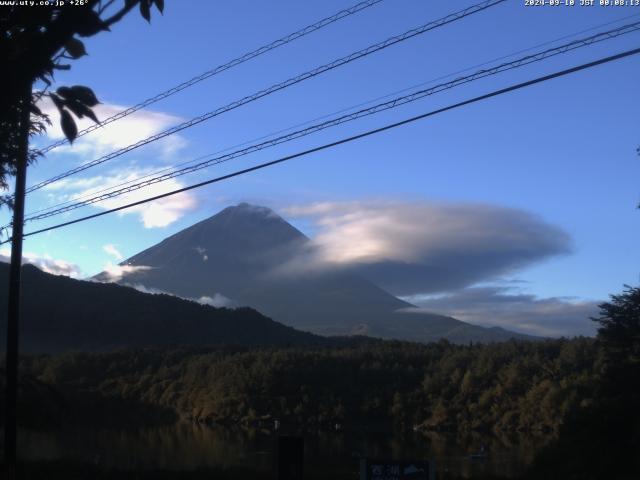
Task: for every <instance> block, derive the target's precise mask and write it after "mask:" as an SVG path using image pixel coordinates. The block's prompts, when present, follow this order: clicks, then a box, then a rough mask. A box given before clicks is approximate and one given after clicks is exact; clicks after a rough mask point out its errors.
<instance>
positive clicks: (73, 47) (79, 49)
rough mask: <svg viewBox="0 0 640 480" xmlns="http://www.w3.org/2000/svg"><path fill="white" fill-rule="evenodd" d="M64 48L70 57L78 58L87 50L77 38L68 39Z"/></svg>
mask: <svg viewBox="0 0 640 480" xmlns="http://www.w3.org/2000/svg"><path fill="white" fill-rule="evenodd" d="M64 48H65V50H66V51H67V52H68V53H69V55H71V57H72V58H80V57H82V56H84V55H86V54H87V50H86V49H85V48H84V43H82V42H81V41H80V40H78V39H77V38H71V39H69V41H68V42H67V43H66V44H65V45H64Z"/></svg>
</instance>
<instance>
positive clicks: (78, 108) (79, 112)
mask: <svg viewBox="0 0 640 480" xmlns="http://www.w3.org/2000/svg"><path fill="white" fill-rule="evenodd" d="M65 105H66V106H67V108H68V109H69V110H71V111H72V112H73V113H74V114H75V115H76V116H77V117H79V118H83V117H85V116H86V117H89V118H90V119H91V120H93V121H94V122H96V123H100V122H99V121H98V117H96V114H95V113H94V112H93V110H91V109H90V108H89V107H87V106H86V105H84V104H83V103H81V102H79V101H78V100H75V99H73V100H69V101H67V102H65Z"/></svg>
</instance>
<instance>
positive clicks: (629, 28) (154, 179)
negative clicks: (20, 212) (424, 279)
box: [25, 22, 640, 222]
mask: <svg viewBox="0 0 640 480" xmlns="http://www.w3.org/2000/svg"><path fill="white" fill-rule="evenodd" d="M638 30H640V22H635V23H631V24H628V25H623V26H621V27H619V28H616V29H613V30H609V31H607V32H600V33H597V34H595V35H592V36H590V37H586V38H583V39H579V40H574V41H573V42H570V43H567V44H564V45H560V46H557V47H554V48H550V49H547V50H544V51H541V52H537V53H534V54H532V55H527V56H525V57H522V58H519V59H517V60H513V61H511V62H506V63H502V64H500V65H497V66H494V67H492V68H489V69H484V70H479V71H477V72H475V73H473V74H471V75H467V76H464V77H459V78H457V79H454V80H452V81H450V82H446V83H442V84H439V85H436V86H433V87H431V88H428V89H424V90H419V91H417V92H413V93H411V94H409V95H404V96H401V97H397V98H395V99H392V100H390V101H387V102H383V103H379V104H377V105H373V106H371V107H368V108H364V109H361V110H358V111H356V112H353V113H350V114H347V115H342V116H340V117H337V118H333V119H330V120H327V121H325V122H321V123H318V124H315V125H312V126H309V127H307V128H304V129H301V130H297V131H294V132H291V133H288V134H286V135H282V136H279V137H276V138H273V139H270V140H267V141H265V142H262V143H258V144H254V145H251V146H249V147H246V148H243V149H240V150H236V151H234V152H231V153H228V154H225V155H221V156H217V157H214V158H211V159H209V160H205V161H202V162H200V163H197V164H195V165H191V166H189V167H184V168H181V169H174V170H173V171H171V172H168V173H165V174H162V175H156V176H153V175H149V176H147V177H143V178H148V179H147V180H142V179H140V180H141V181H138V183H134V182H127V183H129V185H128V186H123V187H121V188H117V187H115V188H113V189H110V191H109V192H107V193H102V194H100V195H98V193H100V192H96V193H95V194H94V196H93V197H90V198H88V199H86V200H79V199H78V200H79V201H76V202H75V203H71V202H69V203H71V204H70V205H67V206H64V207H59V208H54V209H49V211H46V212H45V213H40V214H34V215H31V216H28V217H27V218H26V219H25V222H26V221H34V220H42V219H45V218H49V217H52V216H55V215H60V214H62V213H66V212H69V211H72V210H75V209H77V208H81V207H84V206H87V205H91V204H93V203H98V202H101V201H104V200H109V199H111V198H115V197H118V196H120V195H124V194H126V193H130V192H132V191H135V190H140V189H142V188H145V187H148V186H151V185H154V184H156V183H160V182H164V181H166V180H169V179H171V178H175V177H179V176H182V175H186V174H188V173H192V172H195V171H198V170H202V169H204V168H207V167H209V166H211V165H217V164H220V163H223V162H227V161H230V160H232V159H235V158H238V157H242V156H245V155H248V154H250V153H254V152H257V151H259V150H264V149H266V148H269V147H273V146H276V145H280V144H282V143H286V142H289V141H292V140H295V139H298V138H301V137H304V136H307V135H310V134H312V133H316V132H318V131H321V130H325V129H327V128H330V127H334V126H337V125H341V124H343V123H347V122H351V121H354V120H357V119H359V118H362V117H365V116H369V115H373V114H376V113H380V112H382V111H386V110H390V109H393V108H397V107H399V106H401V105H406V104H408V103H411V102H414V101H417V100H420V99H422V98H425V97H427V96H430V95H433V94H436V93H439V92H442V91H445V90H449V89H451V88H455V87H457V86H460V85H463V84H466V83H469V82H473V81H476V80H479V79H482V78H486V77H488V76H492V75H496V74H498V73H502V72H506V71H509V70H513V69H515V68H519V67H522V66H525V65H529V64H532V63H535V62H539V61H542V60H545V59H548V58H550V57H553V56H556V55H560V54H564V53H567V52H569V51H573V50H575V49H577V48H582V47H585V46H588V45H592V44H594V43H598V42H602V41H605V40H609V39H612V38H616V37H619V36H621V35H624V34H627V33H631V32H634V31H638ZM201 158H202V157H201ZM185 163H192V162H185ZM149 177H150V178H149Z"/></svg>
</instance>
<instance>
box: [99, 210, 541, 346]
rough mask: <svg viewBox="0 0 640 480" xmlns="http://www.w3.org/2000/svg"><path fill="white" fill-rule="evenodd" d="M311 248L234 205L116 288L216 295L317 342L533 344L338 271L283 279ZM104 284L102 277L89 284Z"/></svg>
mask: <svg viewBox="0 0 640 480" xmlns="http://www.w3.org/2000/svg"><path fill="white" fill-rule="evenodd" d="M311 248H313V245H312V242H311V240H310V239H309V238H308V237H306V236H305V235H304V234H303V233H302V232H300V231H299V230H298V229H296V228H295V227H294V226H292V225H291V224H289V223H288V222H287V221H286V220H284V219H283V218H282V217H281V216H279V215H278V214H276V213H275V212H274V211H273V210H271V209H269V208H267V207H262V206H256V205H251V204H248V203H241V204H239V205H236V206H230V207H227V208H225V209H223V210H221V211H220V212H219V213H217V214H215V215H213V216H211V217H209V218H207V219H205V220H202V221H200V222H198V223H196V224H194V225H192V226H190V227H187V228H185V229H184V230H182V231H180V232H177V233H175V234H173V235H171V236H169V237H167V238H166V239H164V240H162V241H161V242H159V243H157V244H155V245H153V246H151V247H149V248H147V249H145V250H143V251H142V252H139V253H138V254H136V255H133V256H132V257H130V258H129V259H127V260H125V261H124V262H122V263H121V264H120V265H121V267H122V268H124V269H125V270H127V272H126V273H125V275H124V276H123V277H122V278H120V279H117V281H118V282H119V283H124V284H135V285H144V286H145V287H147V288H155V289H159V290H162V291H166V292H170V293H172V294H175V295H178V296H181V297H187V298H200V297H202V296H209V297H211V296H213V295H216V294H220V295H222V296H224V297H226V298H229V299H231V300H232V301H233V302H235V304H236V305H247V306H251V307H252V308H255V309H256V310H258V311H260V312H261V313H263V314H264V315H266V316H268V317H270V318H273V319H275V320H276V321H278V322H281V323H283V324H285V325H289V326H291V327H294V328H296V329H300V330H304V331H308V332H312V333H315V334H321V335H353V334H359V335H361V334H363V335H369V336H373V337H380V338H389V339H399V340H409V341H421V342H429V341H435V340H439V339H441V338H445V339H448V340H451V341H454V342H469V341H502V340H508V339H510V338H519V339H533V338H535V337H530V336H527V335H522V334H518V333H515V332H510V331H507V330H496V329H488V328H484V327H480V326H476V325H471V324H468V323H465V322H462V321H460V320H457V319H455V318H452V317H448V316H445V315H439V314H435V313H415V312H411V313H405V312H403V310H405V309H410V308H412V307H414V305H412V304H410V303H408V302H405V301H404V300H401V299H399V298H397V297H395V296H393V295H392V294H391V293H389V292H387V291H385V290H383V289H382V288H380V287H379V286H377V285H375V284H374V283H373V282H371V281H369V280H367V279H366V278H364V277H361V276H359V275H355V274H352V273H349V272H347V271H343V270H329V269H313V268H305V269H303V270H302V271H300V272H295V271H294V272H286V274H283V273H282V271H283V270H286V267H287V266H288V265H290V264H291V262H293V261H294V260H296V259H298V257H299V258H302V259H303V260H302V261H303V262H304V259H305V254H306V253H308V251H309V250H310V249H311ZM96 279H98V280H100V281H109V280H110V278H109V275H108V274H107V273H105V272H103V273H101V274H99V275H98V276H96Z"/></svg>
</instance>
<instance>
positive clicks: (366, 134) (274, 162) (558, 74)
mask: <svg viewBox="0 0 640 480" xmlns="http://www.w3.org/2000/svg"><path fill="white" fill-rule="evenodd" d="M638 53H640V48H635V49H632V50H627V51H625V52H621V53H618V54H615V55H611V56H608V57H604V58H600V59H598V60H595V61H592V62H589V63H584V64H582V65H578V66H576V67H571V68H568V69H565V70H560V71H558V72H555V73H551V74H548V75H544V76H542V77H537V78H534V79H533V80H528V81H526V82H522V83H518V84H515V85H511V86H509V87H506V88H502V89H499V90H494V91H492V92H490V93H487V94H484V95H480V96H477V97H473V98H471V99H468V100H464V101H462V102H458V103H455V104H452V105H449V106H446V107H443V108H439V109H437V110H432V111H430V112H427V113H423V114H421V115H417V116H414V117H410V118H407V119H405V120H402V121H399V122H395V123H391V124H389V125H385V126H383V127H379V128H376V129H373V130H368V131H366V132H363V133H360V134H357V135H353V136H351V137H347V138H343V139H341V140H337V141H335V142H331V143H327V144H324V145H321V146H319V147H314V148H311V149H309V150H304V151H302V152H298V153H294V154H292V155H288V156H286V157H281V158H278V159H277V160H272V161H270V162H266V163H261V164H259V165H255V166H253V167H249V168H245V169H243V170H238V171H236V172H233V173H229V174H227V175H223V176H220V177H216V178H212V179H210V180H206V181H204V182H200V183H196V184H194V185H189V186H187V187H183V188H180V189H177V190H173V191H171V192H167V193H163V194H160V195H155V196H153V197H149V198H145V199H143V200H139V201H137V202H132V203H128V204H126V205H122V206H120V207H116V208H112V209H109V210H105V211H103V212H98V213H94V214H92V215H87V216H85V217H82V218H78V219H75V220H70V221H68V222H64V223H59V224H57V225H53V226H50V227H46V228H42V229H40V230H35V231H33V232H29V233H26V234H24V235H23V236H24V237H29V236H32V235H36V234H39V233H44V232H48V231H51V230H56V229H58V228H62V227H66V226H69V225H73V224H75V223H80V222H84V221H87V220H91V219H93V218H97V217H101V216H103V215H107V214H110V213H114V212H118V211H121V210H125V209H128V208H131V207H135V206H138V205H143V204H145V203H148V202H152V201H155V200H159V199H161V198H165V197H169V196H172V195H176V194H178V193H183V192H186V191H189V190H193V189H196V188H200V187H204V186H206V185H210V184H212V183H219V182H222V181H224V180H228V179H230V178H233V177H238V176H240V175H244V174H246V173H250V172H254V171H256V170H261V169H263V168H267V167H271V166H273V165H277V164H279V163H284V162H287V161H289V160H293V159H295V158H299V157H303V156H306V155H309V154H312V153H315V152H319V151H322V150H326V149H329V148H333V147H336V146H338V145H342V144H345V143H349V142H353V141H355V140H359V139H361V138H365V137H369V136H371V135H375V134H378V133H381V132H384V131H387V130H391V129H393V128H397V127H400V126H403V125H407V124H409V123H413V122H416V121H418V120H422V119H425V118H428V117H431V116H434V115H437V114H439V113H444V112H447V111H449V110H454V109H456V108H460V107H463V106H466V105H470V104H473V103H477V102H480V101H483V100H487V99H489V98H492V97H497V96H499V95H503V94H505V93H509V92H512V91H515V90H520V89H523V88H526V87H529V86H532V85H535V84H538V83H542V82H546V81H548V80H552V79H554V78H558V77H562V76H566V75H569V74H572V73H575V72H579V71H581V70H586V69H589V68H593V67H595V66H598V65H602V64H605V63H609V62H613V61H615V60H620V59H622V58H625V57H629V56H632V55H637V54H638ZM9 241H11V238H9V239H7V240H5V241H3V242H0V245H2V244H4V243H7V242H9Z"/></svg>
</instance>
